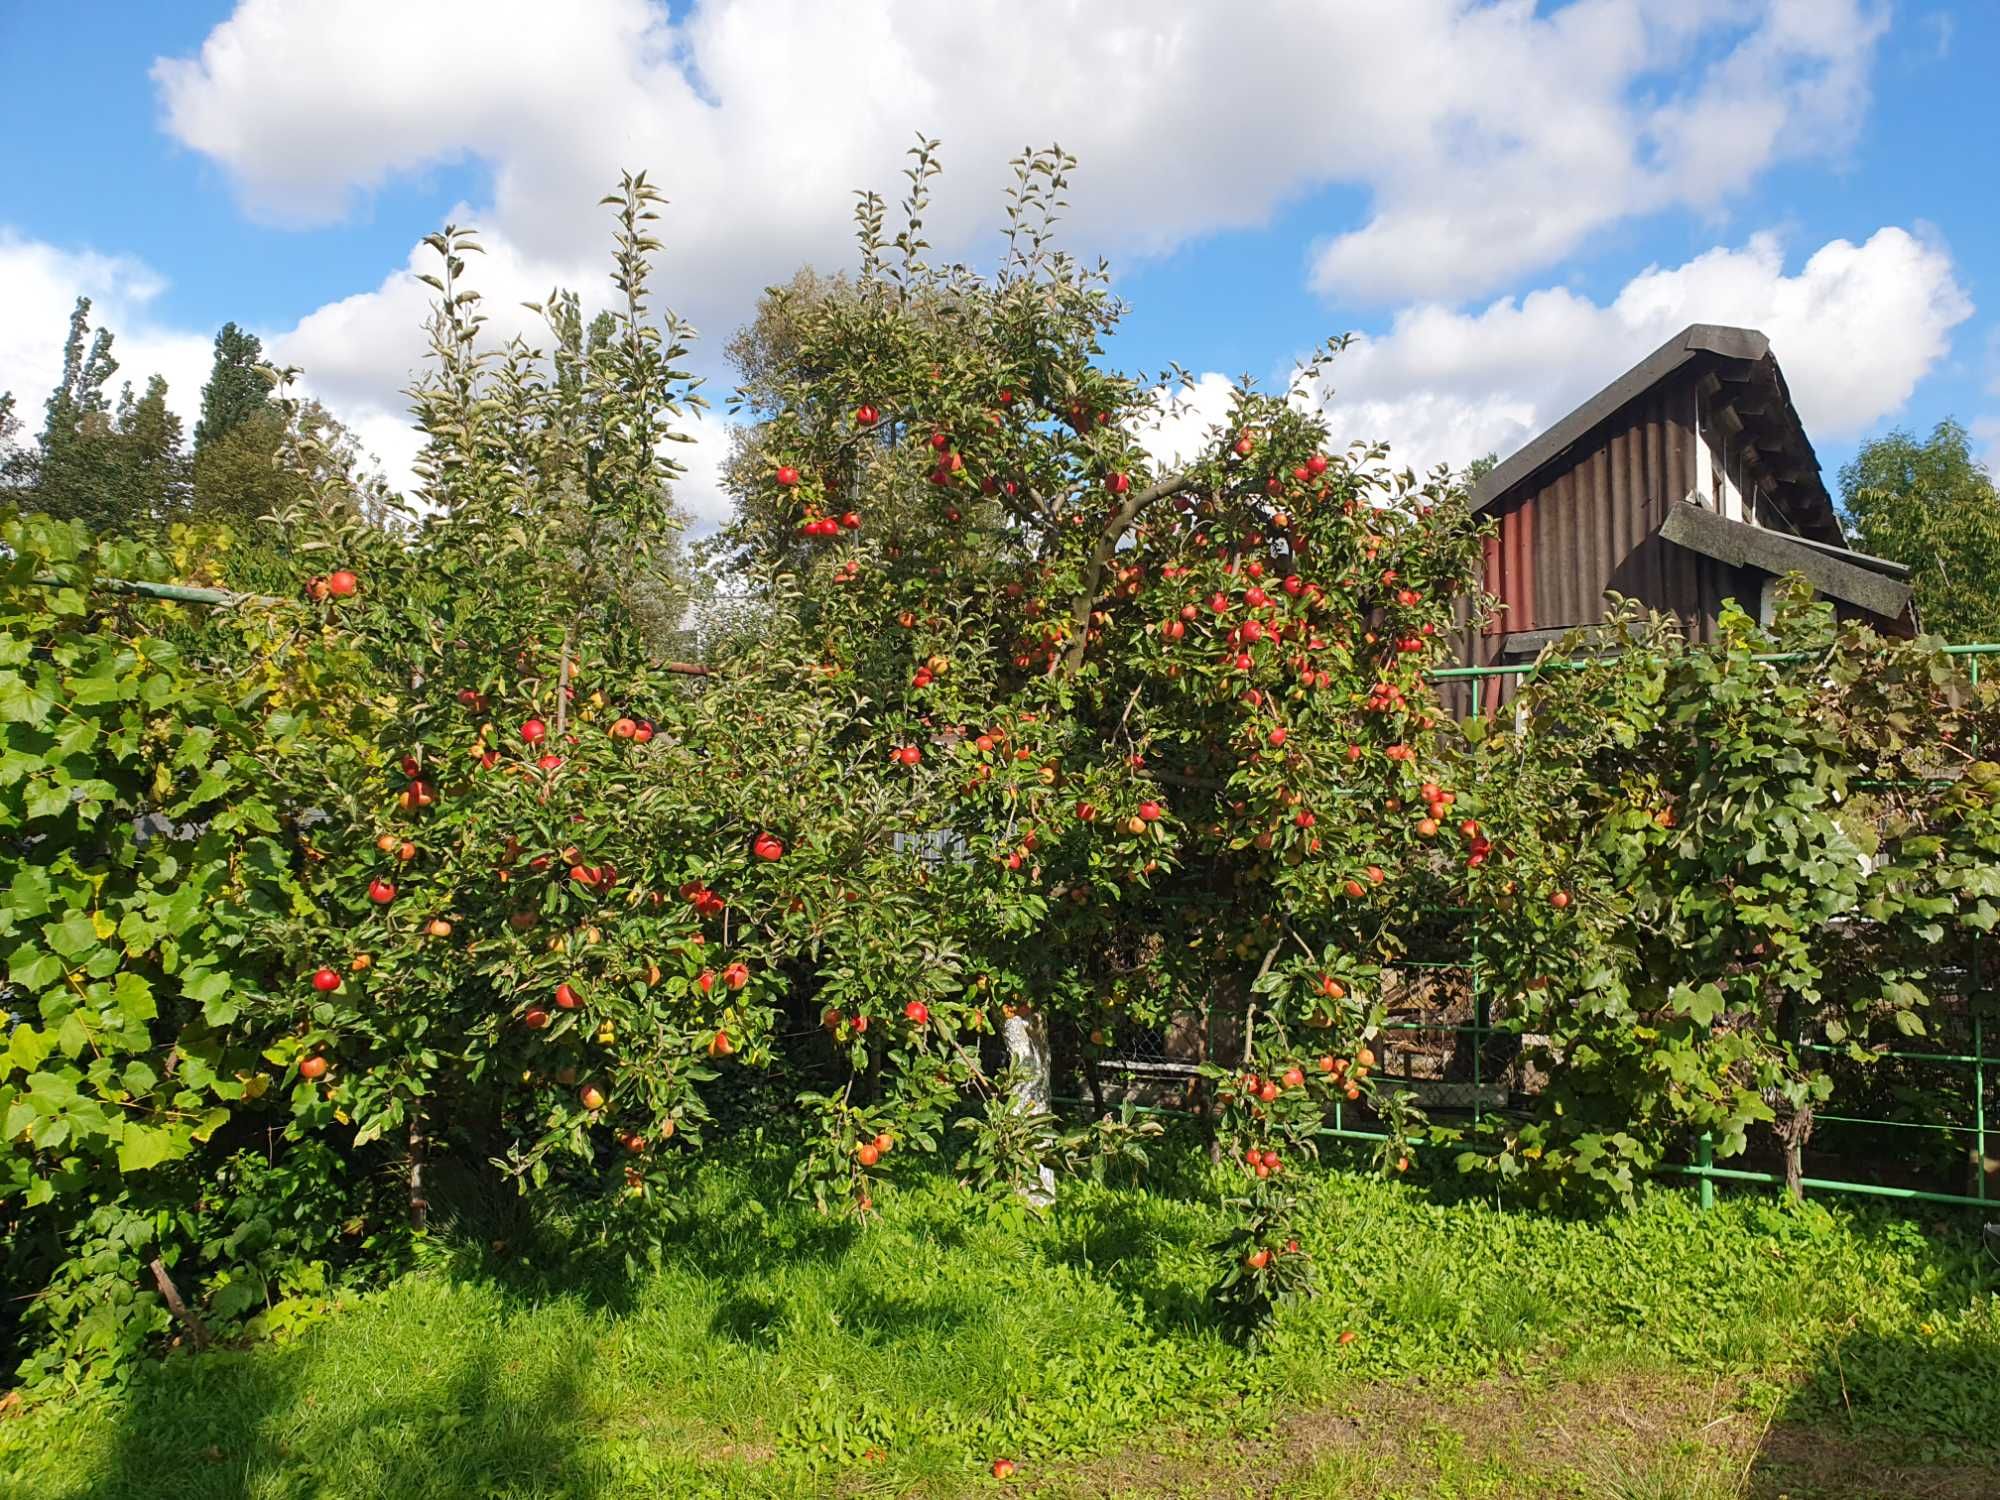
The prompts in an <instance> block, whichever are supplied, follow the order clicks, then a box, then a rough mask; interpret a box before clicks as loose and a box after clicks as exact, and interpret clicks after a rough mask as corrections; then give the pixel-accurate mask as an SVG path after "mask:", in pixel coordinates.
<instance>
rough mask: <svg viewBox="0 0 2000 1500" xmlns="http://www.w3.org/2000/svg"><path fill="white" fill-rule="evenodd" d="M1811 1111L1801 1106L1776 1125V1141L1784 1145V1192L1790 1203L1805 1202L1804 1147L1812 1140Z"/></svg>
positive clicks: (1806, 1106)
mask: <svg viewBox="0 0 2000 1500" xmlns="http://www.w3.org/2000/svg"><path fill="white" fill-rule="evenodd" d="M1812 1132H1813V1109H1812V1106H1811V1105H1810V1104H1801V1105H1800V1106H1799V1107H1798V1109H1797V1110H1796V1111H1794V1112H1793V1114H1792V1115H1791V1117H1790V1118H1789V1119H1785V1120H1781V1121H1779V1123H1778V1139H1779V1140H1781V1141H1783V1142H1784V1143H1785V1191H1786V1192H1788V1193H1790V1194H1791V1195H1792V1201H1793V1202H1795V1203H1803V1202H1805V1201H1806V1185H1805V1145H1806V1142H1807V1141H1809V1140H1811V1139H1812Z"/></svg>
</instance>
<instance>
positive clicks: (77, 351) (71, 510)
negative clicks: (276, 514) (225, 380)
mask: <svg viewBox="0 0 2000 1500" xmlns="http://www.w3.org/2000/svg"><path fill="white" fill-rule="evenodd" d="M111 348H112V335H111V331H110V330H109V329H107V328H99V329H97V330H96V331H95V332H93V331H92V329H91V326H90V299H89V298H88V297H79V298H77V301H76V307H75V309H74V310H73V311H72V312H71V314H70V322H69V336H68V338H67V339H66V340H65V341H64V346H63V373H62V379H61V381H60V382H59V383H58V384H57V386H56V388H55V389H54V390H53V391H51V392H50V393H49V398H48V401H47V403H46V405H45V408H44V409H45V411H46V413H47V415H46V418H45V420H44V422H43V425H42V435H41V441H40V443H39V445H38V446H37V447H36V448H35V449H34V450H33V451H32V452H30V453H28V454H25V455H21V456H18V457H16V458H15V459H14V461H13V462H12V463H11V464H10V468H11V470H12V475H11V479H12V484H11V485H10V487H11V488H14V489H15V490H16V491H17V492H18V493H20V494H21V496H22V499H23V501H24V503H26V504H28V505H30V506H32V508H34V509H36V510H39V511H43V512H46V513H47V514H49V515H52V516H57V517H60V518H62V519H65V520H75V521H81V522H83V523H84V524H85V525H86V526H88V527H89V528H90V529H91V530H92V531H94V532H107V531H118V532H124V533H132V532H137V531H144V530H149V529H155V528H158V527H160V526H163V525H166V524H168V523H170V522H172V521H174V520H177V519H180V518H181V517H183V516H184V515H186V513H187V510H188V502H189V482H188V467H187V458H186V455H185V453H184V452H183V450H182V427H181V420H180V418H179V417H178V416H176V415H175V414H174V412H173V411H172V409H171V408H170V407H169V406H168V405H167V383H166V381H165V380H164V379H163V378H162V377H160V376H158V375H155V376H153V377H151V378H150V379H149V380H148V381H147V382H146V386H145V390H144V392H143V393H141V394H135V393H134V391H133V388H132V386H131V385H130V384H129V383H128V384H126V385H125V386H124V388H123V389H122V390H121V392H120V394H119V398H118V402H117V405H116V406H115V407H114V406H113V405H112V404H111V402H110V400H109V398H108V396H107V391H108V388H109V385H110V381H111V377H112V376H113V375H115V374H116V373H117V371H118V361H117V359H116V358H114V357H113V355H112V352H111Z"/></svg>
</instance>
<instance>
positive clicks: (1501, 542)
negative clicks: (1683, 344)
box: [1446, 360, 1761, 715]
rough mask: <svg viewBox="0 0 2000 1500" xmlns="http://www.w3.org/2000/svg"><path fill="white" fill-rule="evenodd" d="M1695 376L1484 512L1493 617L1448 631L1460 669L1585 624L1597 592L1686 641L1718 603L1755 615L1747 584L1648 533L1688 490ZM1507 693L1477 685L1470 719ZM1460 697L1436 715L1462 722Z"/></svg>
mask: <svg viewBox="0 0 2000 1500" xmlns="http://www.w3.org/2000/svg"><path fill="white" fill-rule="evenodd" d="M1704 374H1705V362H1703V361H1700V360H1697V361H1694V362H1692V363H1690V364H1689V365H1686V366H1684V367H1683V368H1682V369H1681V370H1680V371H1679V372H1677V373H1676V374H1675V375H1674V376H1672V377H1671V378H1669V379H1668V380H1666V381H1664V382H1662V383H1661V384H1660V385H1658V386H1656V387H1654V388H1653V389H1652V390H1651V391H1648V392H1647V393H1646V394H1645V395H1643V396H1641V397H1639V398H1638V399H1636V400H1634V401H1632V402H1631V403H1629V404H1628V405H1626V406H1624V407H1622V408H1620V410H1619V411H1618V412H1617V413H1616V414H1615V415H1613V416H1612V417H1611V418H1609V419H1608V420H1607V421H1605V422H1603V423H1601V424H1600V425H1599V426H1597V427H1596V428H1594V429H1593V430H1592V431H1591V432H1590V434H1589V435H1588V436H1586V437H1585V438H1584V439H1583V440H1582V441H1580V442H1579V443H1578V444H1577V446H1576V448H1575V449H1574V450H1572V452H1571V453H1570V455H1569V456H1568V457H1567V458H1565V459H1563V460H1562V461H1561V462H1560V463H1557V464H1554V465H1551V466H1550V467H1548V468H1546V469H1543V470H1542V471H1541V472H1540V473H1538V474H1535V475H1534V476H1532V477H1531V478H1530V479H1529V481H1528V482H1527V483H1526V484H1525V485H1524V486H1522V487H1521V488H1519V489H1517V490H1516V491H1514V492H1513V493H1512V494H1510V495H1509V497H1508V498H1507V499H1506V500H1505V501H1503V502H1502V503H1501V504H1500V505H1498V506H1496V507H1494V509H1493V510H1492V511H1490V512H1488V514H1489V516H1490V517H1491V518H1492V519H1493V520H1494V521H1495V522H1496V523H1497V530H1496V534H1495V535H1493V536H1492V537H1490V538H1488V540H1487V544H1486V570H1485V572H1486V576H1485V587H1486V590H1487V592H1489V593H1492V594H1496V595H1498V596H1499V597H1500V599H1501V600H1502V601H1503V603H1504V605H1505V608H1504V609H1502V610H1501V612H1500V613H1499V614H1498V616H1497V617H1496V618H1495V619H1494V620H1493V621H1492V622H1491V623H1490V624H1489V625H1488V626H1487V627H1486V628H1485V629H1484V630H1482V631H1479V632H1477V633H1474V632H1472V631H1471V630H1462V631H1460V632H1459V634H1458V639H1457V646H1458V660H1459V662H1460V663H1462V664H1464V665H1468V666H1474V665H1476V666H1491V665H1494V664H1495V663H1497V662H1498V661H1499V660H1500V655H1501V650H1502V647H1503V644H1504V638H1505V636H1506V635H1507V634H1508V633H1509V632H1518V631H1528V630H1557V629H1564V628H1567V627H1569V626H1574V625H1590V624H1595V623H1596V622H1597V621H1599V620H1601V619H1603V618H1604V613H1605V610H1606V608H1607V607H1608V605H1607V601H1606V600H1605V597H1604V595H1605V593H1606V591H1607V590H1611V591H1615V592H1617V593H1620V594H1624V595H1626V596H1627V597H1629V598H1633V599H1637V600H1638V601H1639V602H1640V603H1641V604H1643V605H1644V606H1645V607H1646V608H1648V609H1658V610H1671V611H1672V612H1673V613H1674V614H1676V615H1678V616H1680V618H1681V622H1682V624H1683V626H1684V627H1685V628H1686V630H1687V632H1688V634H1689V636H1690V637H1692V638H1693V639H1695V640H1704V641H1705V640H1709V639H1711V638H1712V637H1713V635H1714V633H1715V622H1716V619H1717V617H1718V615H1719V613H1720V609H1721V604H1722V601H1723V600H1724V599H1727V598H1735V599H1736V600H1737V601H1738V602H1739V603H1741V604H1743V605H1744V606H1745V607H1746V608H1748V609H1751V610H1753V611H1754V610H1755V608H1756V607H1757V598H1758V591H1759V589H1760V587H1761V582H1760V579H1759V578H1758V576H1757V575H1755V574H1754V573H1751V572H1748V571H1745V570H1739V569H1734V568H1729V567H1725V566H1724V565H1722V564H1720V563H1716V562H1713V561H1711V560H1710V559H1708V558H1705V557H1701V556H1698V555H1697V554H1695V553H1693V552H1690V551H1688V550H1687V549H1686V548H1683V547H1677V546H1675V545H1674V544H1673V543H1672V542H1668V541H1663V540H1662V539H1661V538H1660V537H1659V536H1658V535H1657V534H1656V533H1657V532H1658V530H1659V526H1660V523H1661V521H1663V520H1664V519H1665V518H1666V508H1667V507H1668V506H1669V505H1671V504H1674V503H1675V502H1677V501H1679V500H1680V499H1681V498H1682V497H1683V496H1685V495H1686V494H1687V493H1688V492H1689V491H1690V490H1692V489H1693V488H1694V481H1695V456H1694V442H1695V436H1694V404H1695V388H1696V385H1697V384H1698V382H1699V381H1700V380H1701V379H1702V378H1703V375H1704ZM1496 687H1498V688H1499V696H1498V698H1497V699H1496V698H1495V696H1494V691H1495V688H1496ZM1511 687H1512V684H1511V680H1510V679H1489V680H1488V681H1487V682H1486V683H1485V684H1484V685H1483V688H1482V693H1481V699H1482V708H1491V707H1492V706H1494V705H1495V703H1496V702H1504V701H1505V700H1506V699H1508V698H1511V697H1512V696H1513V693H1512V690H1511ZM1470 696H1471V695H1470V693H1469V692H1468V691H1466V690H1465V687H1464V684H1463V682H1462V681H1461V682H1459V683H1456V684H1454V685H1453V691H1451V692H1450V693H1449V694H1448V695H1447V697H1446V704H1447V706H1448V707H1450V708H1451V709H1452V710H1453V711H1454V712H1455V713H1458V714H1461V715H1462V714H1465V713H1468V712H1470V706H1471V705H1470Z"/></svg>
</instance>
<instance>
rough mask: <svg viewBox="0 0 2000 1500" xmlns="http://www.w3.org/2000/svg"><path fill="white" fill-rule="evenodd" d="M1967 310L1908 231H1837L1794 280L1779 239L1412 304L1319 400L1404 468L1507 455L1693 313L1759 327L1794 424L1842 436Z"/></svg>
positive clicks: (1366, 343) (1933, 352)
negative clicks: (1559, 282)
mask: <svg viewBox="0 0 2000 1500" xmlns="http://www.w3.org/2000/svg"><path fill="white" fill-rule="evenodd" d="M1971 313H1972V304H1971V302H1970V301H1969V300H1968V299H1967V297H1966V294H1965V292H1964V290H1963V289H1962V288H1961V287H1960V286H1959V284H1958V281H1957V278H1956V276H1955V274H1954V271H1953V266H1952V261H1951V257H1950V255H1949V253H1948V252H1947V251H1946V250H1945V249H1944V247H1943V246H1942V245H1940V244H1938V243H1936V242H1935V241H1934V240H1932V239H1929V238H1926V237H1923V236H1921V235H1918V234H1912V233H1910V232H1909V231H1907V230H1904V229H1900V228H1895V227H1888V228H1883V229H1880V230H1877V231H1876V232H1875V234H1873V235H1872V236H1870V237H1869V239H1868V240H1867V241H1866V242H1864V243H1862V244H1859V245H1856V244H1853V243H1851V242H1850V241H1847V240H1833V241H1831V242H1829V243H1827V244H1825V245H1823V246H1821V247H1820V248H1819V249H1818V250H1816V251H1815V252H1813V254H1812V255H1811V256H1810V257H1809V258H1808V259H1807V260H1806V262H1805V264H1804V265H1802V266H1801V267H1800V268H1799V269H1798V271H1797V272H1796V273H1795V274H1789V275H1788V274H1787V273H1786V271H1785V261H1784V251H1783V246H1782V245H1781V243H1780V241H1779V239H1778V237H1777V236H1776V235H1773V234H1758V235H1754V236H1752V237H1751V239H1750V241H1749V243H1748V244H1746V245H1744V246H1743V247H1742V248H1740V249H1715V250H1711V251H1709V252H1707V253H1706V254H1704V255H1700V256H1697V257H1696V258H1695V259H1693V260H1691V261H1688V262H1687V263H1686V264H1685V265H1681V266H1675V267H1667V268H1662V267H1657V266H1655V267H1650V268H1648V269H1647V270H1645V271H1642V272H1640V273H1639V274H1638V275H1637V276H1635V277H1633V278H1632V280H1630V281H1629V282H1627V283H1626V284H1625V286H1624V288H1623V289H1622V290H1621V291H1620V292H1619V293H1618V295H1617V296H1616V297H1615V298H1613V299H1612V300H1611V301H1610V302H1609V303H1607V304H1604V305H1599V304H1598V303H1596V302H1593V301H1592V300H1591V299H1589V298H1588V297H1584V296H1581V295H1579V294H1577V293H1576V292H1573V291H1570V290H1568V289H1566V288H1550V289H1547V290H1542V291H1536V292H1531V293H1529V294H1528V295H1527V296H1525V297H1521V298H1514V297H1505V298H1502V299H1500V300H1499V301H1496V302H1493V303H1492V304H1490V305H1489V306H1487V307H1485V308H1483V309H1479V310H1477V311H1461V310H1458V309H1454V308H1450V307H1445V306H1441V305H1438V304H1424V305H1419V306H1415V307H1410V308H1406V309H1404V310H1403V311H1401V312H1399V313H1398V314H1397V315H1396V317H1395V319H1394V321H1393V322H1392V323H1391V325H1390V327H1389V330H1388V331H1387V332H1386V333H1383V334H1380V335H1377V336H1374V337H1363V338H1359V339H1356V340H1355V342H1354V344H1353V345H1352V346H1351V347H1350V348H1349V349H1348V351H1347V352H1346V353H1345V354H1344V355H1342V356H1341V357H1340V358H1339V359H1338V360H1337V361H1336V362H1335V363H1334V365H1333V367H1332V370H1331V372H1330V378H1331V381H1332V383H1333V385H1334V386H1335V387H1336V389H1335V390H1334V391H1333V393H1332V394H1331V395H1330V396H1324V395H1323V404H1324V405H1325V407H1326V409H1327V412H1328V416H1329V419H1330V420H1331V422H1332V424H1333V427H1334V430H1335V432H1336V433H1338V434H1342V435H1353V436H1367V437H1381V438H1385V439H1387V440H1389V441H1390V442H1391V444H1392V445H1393V446H1394V447H1395V449H1396V452H1397V454H1398V459H1399V461H1400V462H1407V463H1410V464H1411V465H1412V466H1414V467H1416V468H1418V469H1420V470H1421V469H1423V468H1425V467H1427V466H1429V465H1431V464H1433V463H1439V462H1445V463H1449V464H1451V465H1453V466H1454V467H1457V466H1461V465H1463V464H1465V463H1467V462H1468V461H1470V460H1471V459H1474V458H1476V457H1478V456H1479V455H1480V454H1482V453H1485V452H1487V451H1489V450H1491V451H1495V452H1498V453H1499V454H1500V455H1501V456H1503V457H1504V456H1506V455H1507V454H1508V453H1510V452H1512V451H1513V450H1514V449H1515V448H1518V447H1519V446H1520V445H1521V444H1522V443H1523V442H1525V441H1527V440H1528V439H1529V438H1531V437H1533V436H1534V435H1535V434H1536V433H1537V432H1539V431H1541V430H1542V429H1543V428H1544V427H1546V426H1548V425H1549V424H1550V423H1551V422H1553V421H1554V420H1555V419H1556V418H1558V417H1560V416H1562V415H1563V414H1564V413H1565V412H1567V411H1569V410H1570V409H1571V408H1572V407H1574V406H1575V405H1577V404H1578V403H1579V402H1581V401H1582V400H1584V399H1585V398H1586V397H1588V396H1590V395H1591V394H1593V393H1594V392H1595V391H1597V390H1598V389H1599V388H1600V387H1602V386H1603V385H1605V384H1606V383H1608V382H1609V381H1610V380H1611V379H1612V378H1614V377H1615V376H1617V375H1618V374H1620V373H1622V372H1623V371H1624V370H1625V369H1627V368H1628V367H1630V366H1631V365H1633V364H1635V363H1637V362H1638V360H1640V359H1641V358H1643V357H1644V356H1645V355H1646V354H1649V353H1651V352H1652V350H1654V349H1655V348H1657V347H1658V346H1659V345H1660V344H1661V343H1663V342H1665V341H1666V339H1667V338H1668V337H1670V336H1671V335H1672V334H1674V333H1676V332H1678V331H1679V330H1680V329H1681V328H1683V327H1685V326H1686V325H1687V324H1689V323H1734V324H1740V325H1744V326H1747V327H1752V328H1759V329H1762V330H1763V331H1764V332H1765V333H1766V334H1768V335H1770V339H1771V347H1772V351H1773V353H1775V354H1776V356H1777V359H1778V363H1779V364H1780V366H1782V367H1783V369H1784V372H1785V379H1786V381H1787V383H1788V384H1789V385H1790V387H1791V391H1792V397H1793V399H1794V401H1796V402H1797V404H1798V407H1799V413H1800V416H1801V418H1802V419H1803V420H1804V422H1805V426H1806V431H1807V433H1808V434H1809V435H1811V436H1813V437H1815V438H1826V439H1839V438H1844V437H1851V436H1853V435H1855V434H1856V433H1859V432H1861V431H1862V430H1864V429H1865V428H1867V427H1869V426H1870V425H1872V424H1874V423H1876V422H1879V421H1881V420H1882V419H1883V418H1884V417H1887V416H1889V415H1890V414H1891V413H1893V412H1895V411H1896V410H1897V409H1898V408H1899V407H1900V406H1901V405H1902V404H1903V402H1905V401H1906V400H1907V399H1908V398H1909V396H1910V393H1911V391H1912V390H1914V389H1915V387H1916V384H1917V382H1918V381H1919V380H1920V379H1922V378H1923V376H1924V375H1925V374H1926V373H1927V372H1929V371H1930V370H1931V369H1932V368H1933V367H1934V366H1935V365H1936V364H1937V363H1938V362H1939V361H1940V360H1942V359H1943V358H1944V357H1945V356H1946V354H1947V352H1948V350H1949V348H1950V335H1951V330H1952V329H1953V328H1954V327H1956V326H1957V325H1958V324H1959V323H1961V322H1963V321H1964V320H1965V319H1966V318H1967V317H1969V316H1970V315H1971Z"/></svg>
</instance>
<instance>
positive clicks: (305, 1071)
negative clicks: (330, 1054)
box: [299, 1052, 326, 1078]
mask: <svg viewBox="0 0 2000 1500" xmlns="http://www.w3.org/2000/svg"><path fill="white" fill-rule="evenodd" d="M325 1076H326V1059H325V1058H324V1057H322V1056H321V1055H320V1054H319V1053H317V1052H314V1053H312V1054H310V1055H309V1056H306V1057H302V1058H300V1059H299V1077H301V1078H324V1077H325Z"/></svg>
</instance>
